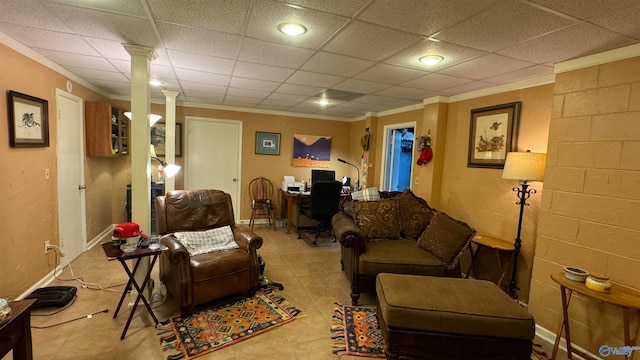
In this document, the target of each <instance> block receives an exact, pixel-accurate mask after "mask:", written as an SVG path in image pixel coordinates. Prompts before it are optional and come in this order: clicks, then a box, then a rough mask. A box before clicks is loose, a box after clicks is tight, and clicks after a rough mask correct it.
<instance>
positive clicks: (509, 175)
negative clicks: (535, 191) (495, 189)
mask: <svg viewBox="0 0 640 360" xmlns="http://www.w3.org/2000/svg"><path fill="white" fill-rule="evenodd" d="M546 161H547V154H542V153H533V152H528V151H527V152H510V153H508V154H507V159H506V161H505V163H504V170H503V171H502V178H503V179H513V180H526V181H542V179H544V166H545V163H546Z"/></svg>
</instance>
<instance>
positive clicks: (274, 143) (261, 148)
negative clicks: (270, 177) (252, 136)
mask: <svg viewBox="0 0 640 360" xmlns="http://www.w3.org/2000/svg"><path fill="white" fill-rule="evenodd" d="M256 154H260V155H280V133H268V132H260V131H256Z"/></svg>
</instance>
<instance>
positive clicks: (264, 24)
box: [247, 0, 349, 49]
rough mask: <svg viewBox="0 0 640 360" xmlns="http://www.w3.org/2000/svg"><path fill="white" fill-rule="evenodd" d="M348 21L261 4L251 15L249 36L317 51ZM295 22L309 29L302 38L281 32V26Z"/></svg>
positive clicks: (266, 2)
mask: <svg viewBox="0 0 640 360" xmlns="http://www.w3.org/2000/svg"><path fill="white" fill-rule="evenodd" d="M347 21H349V18H346V17H343V16H338V15H333V14H327V13H323V12H320V11H316V10H311V9H296V8H293V7H291V6H288V5H285V4H283V3H280V2H274V1H270V0H259V1H256V2H255V6H254V8H253V9H252V11H251V18H250V19H249V21H248V26H247V36H249V37H252V38H256V39H260V40H266V41H273V42H277V43H283V44H288V45H295V46H299V47H304V48H311V49H317V48H319V47H320V45H322V44H323V43H324V42H326V41H327V39H329V37H331V36H332V35H333V34H334V33H335V32H336V31H338V30H339V29H340V28H341V27H342V26H343V25H344V24H346V23H347ZM286 22H295V23H299V24H301V25H303V26H304V27H306V28H307V32H306V33H304V34H302V35H300V36H289V35H285V34H283V33H282V32H280V31H279V30H278V25H279V24H282V23H286Z"/></svg>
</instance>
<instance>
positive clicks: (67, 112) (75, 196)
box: [56, 89, 87, 261]
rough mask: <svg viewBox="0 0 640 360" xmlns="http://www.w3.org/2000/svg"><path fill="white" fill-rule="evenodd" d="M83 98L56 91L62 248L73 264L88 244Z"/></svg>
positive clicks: (59, 216)
mask: <svg viewBox="0 0 640 360" xmlns="http://www.w3.org/2000/svg"><path fill="white" fill-rule="evenodd" d="M82 107H83V106H82V99H81V98H79V97H77V96H74V95H71V94H69V93H67V92H64V91H62V90H59V89H56V109H57V114H56V115H57V116H56V132H57V138H56V155H57V159H58V165H57V168H56V170H57V171H56V173H57V178H58V232H59V239H60V248H61V249H63V251H64V254H65V257H66V258H67V260H69V261H72V260H73V259H75V258H76V257H78V256H79V255H80V254H82V252H84V250H85V247H86V243H87V228H86V217H87V214H86V209H85V191H84V141H83V136H84V131H83V129H84V126H83V114H82Z"/></svg>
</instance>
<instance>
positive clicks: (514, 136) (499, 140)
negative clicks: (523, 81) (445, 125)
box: [467, 101, 521, 169]
mask: <svg viewBox="0 0 640 360" xmlns="http://www.w3.org/2000/svg"><path fill="white" fill-rule="evenodd" d="M520 107H521V102H520V101H516V102H512V103H508V104H501V105H495V106H489V107H485V108H480V109H472V110H471V124H470V125H469V155H468V159H467V167H482V168H497V169H502V168H504V162H505V160H506V159H507V153H508V152H511V151H517V149H516V148H517V144H518V124H519V122H520Z"/></svg>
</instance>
